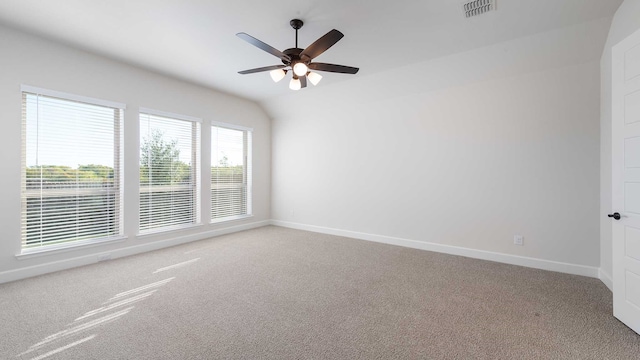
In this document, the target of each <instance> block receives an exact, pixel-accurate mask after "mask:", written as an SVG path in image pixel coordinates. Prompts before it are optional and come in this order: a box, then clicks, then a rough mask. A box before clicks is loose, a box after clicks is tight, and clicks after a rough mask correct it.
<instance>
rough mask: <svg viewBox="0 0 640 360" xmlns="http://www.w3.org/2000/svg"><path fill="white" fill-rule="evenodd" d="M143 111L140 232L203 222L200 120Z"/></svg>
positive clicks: (141, 128) (141, 125)
mask: <svg viewBox="0 0 640 360" xmlns="http://www.w3.org/2000/svg"><path fill="white" fill-rule="evenodd" d="M145 111H146V112H142V111H141V113H140V233H141V234H142V233H147V232H156V231H166V230H171V229H174V228H179V227H183V226H188V225H193V224H197V223H199V222H200V215H199V211H198V209H199V205H198V204H199V194H198V193H199V189H198V184H199V180H198V179H199V177H200V176H199V169H198V163H199V151H200V145H199V141H200V140H199V139H200V134H199V131H200V123H199V122H198V121H195V119H191V118H188V117H181V116H179V115H170V116H167V115H158V113H154V112H152V111H151V110H145Z"/></svg>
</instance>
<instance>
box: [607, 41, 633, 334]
mask: <svg viewBox="0 0 640 360" xmlns="http://www.w3.org/2000/svg"><path fill="white" fill-rule="evenodd" d="M612 70H613V73H612V75H613V79H612V80H613V84H612V85H613V98H612V105H613V108H612V111H613V113H612V135H613V139H612V141H613V149H612V151H613V158H612V170H613V174H612V176H613V178H612V181H613V183H612V184H613V189H612V191H613V210H614V211H616V213H614V214H610V215H609V216H610V217H611V218H612V221H613V315H614V316H615V317H617V318H618V319H620V321H622V322H623V323H625V324H626V325H627V326H629V327H630V328H631V329H633V330H634V331H635V332H637V333H640V30H639V31H637V32H636V33H634V34H632V35H631V36H629V37H628V38H626V39H625V40H623V41H622V42H620V43H619V44H618V45H616V46H614V47H613V67H612Z"/></svg>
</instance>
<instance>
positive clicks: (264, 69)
mask: <svg viewBox="0 0 640 360" xmlns="http://www.w3.org/2000/svg"><path fill="white" fill-rule="evenodd" d="M286 67H287V66H286V65H272V66H265V67H261V68H255V69H249V70H243V71H238V74H242V75H246V74H253V73H257V72H263V71H270V70H277V69H283V68H286Z"/></svg>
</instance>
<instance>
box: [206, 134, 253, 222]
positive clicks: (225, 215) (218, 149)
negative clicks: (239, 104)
mask: <svg viewBox="0 0 640 360" xmlns="http://www.w3.org/2000/svg"><path fill="white" fill-rule="evenodd" d="M250 214H251V130H249V129H242V128H239V127H238V128H232V127H231V125H229V126H223V125H214V126H212V127H211V220H212V222H218V221H226V220H233V219H236V218H240V217H243V216H247V215H250Z"/></svg>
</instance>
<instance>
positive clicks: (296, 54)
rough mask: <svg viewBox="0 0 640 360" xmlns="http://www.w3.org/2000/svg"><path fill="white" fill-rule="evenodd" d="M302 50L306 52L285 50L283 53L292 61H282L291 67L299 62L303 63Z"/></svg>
mask: <svg viewBox="0 0 640 360" xmlns="http://www.w3.org/2000/svg"><path fill="white" fill-rule="evenodd" d="M302 50H304V49H300V48H290V49H286V50H284V51H283V53H284V54H285V55H288V56H289V57H290V58H291V61H287V60H282V63H283V64H285V65H291V64H295V63H297V62H301V59H300V53H301V52H302ZM302 62H303V61H302Z"/></svg>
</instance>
